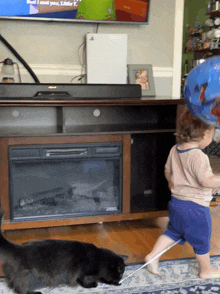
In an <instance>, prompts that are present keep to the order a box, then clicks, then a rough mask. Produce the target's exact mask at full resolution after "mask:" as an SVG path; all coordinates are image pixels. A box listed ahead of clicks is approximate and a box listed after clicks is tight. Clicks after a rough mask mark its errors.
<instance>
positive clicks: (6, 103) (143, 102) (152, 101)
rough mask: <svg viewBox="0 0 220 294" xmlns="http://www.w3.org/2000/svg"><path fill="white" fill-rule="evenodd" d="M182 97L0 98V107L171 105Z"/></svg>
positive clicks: (177, 102) (178, 102) (181, 102)
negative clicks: (69, 99) (108, 98)
mask: <svg viewBox="0 0 220 294" xmlns="http://www.w3.org/2000/svg"><path fill="white" fill-rule="evenodd" d="M183 103H184V99H172V98H171V97H167V99H164V98H162V99H161V98H160V97H156V98H155V99H150V98H140V99H127V100H107V99H106V100H72V101H68V100H66V101H64V100H57V101H56V100H52V101H49V100H38V101H36V100H9V99H7V100H0V107H10V106H17V107H23V106H31V107H35V106H37V107H45V106H49V107H53V106H64V107H65V106H70V107H77V106H99V107H101V106H129V105H133V106H138V105H141V106H148V105H167V104H169V105H171V104H176V105H178V104H183Z"/></svg>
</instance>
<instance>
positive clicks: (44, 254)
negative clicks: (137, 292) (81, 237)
mask: <svg viewBox="0 0 220 294" xmlns="http://www.w3.org/2000/svg"><path fill="white" fill-rule="evenodd" d="M3 215H4V211H2V210H0V220H1V221H2V218H3ZM0 225H1V223H0ZM0 259H1V260H2V261H3V273H4V275H5V278H6V281H7V284H8V286H9V287H10V288H11V289H13V290H14V292H15V293H18V294H33V293H36V294H41V293H40V292H31V291H29V290H28V285H29V280H30V277H31V275H33V274H34V275H35V276H36V277H37V278H39V279H44V280H46V281H47V284H48V286H54V285H55V280H56V279H57V277H58V276H60V275H61V274H65V276H66V281H67V285H69V286H74V285H76V283H78V284H80V285H81V286H82V287H85V288H92V287H97V285H98V282H101V283H105V284H109V285H120V284H119V281H120V280H121V278H122V275H123V273H124V270H125V263H124V259H123V258H122V257H121V256H119V255H117V254H116V253H114V252H113V251H110V250H108V249H104V248H98V247H96V246H95V245H93V244H90V243H84V242H79V241H68V240H67V241H66V240H41V241H30V242H26V243H24V244H21V245H19V244H15V243H12V242H9V241H8V240H6V239H5V238H4V237H3V235H2V231H1V230H0Z"/></svg>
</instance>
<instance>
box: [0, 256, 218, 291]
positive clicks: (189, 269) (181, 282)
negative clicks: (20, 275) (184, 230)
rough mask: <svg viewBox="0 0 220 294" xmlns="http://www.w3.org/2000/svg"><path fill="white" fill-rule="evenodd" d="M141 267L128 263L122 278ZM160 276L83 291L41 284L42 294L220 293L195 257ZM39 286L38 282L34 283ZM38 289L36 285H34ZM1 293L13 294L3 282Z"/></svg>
mask: <svg viewBox="0 0 220 294" xmlns="http://www.w3.org/2000/svg"><path fill="white" fill-rule="evenodd" d="M211 264H212V266H213V267H216V268H220V256H212V257H211ZM141 265H142V264H129V265H128V266H127V267H126V271H125V273H124V276H123V278H125V277H126V276H128V275H129V274H130V273H132V272H133V271H135V270H137V269H138V268H139V267H140V266H141ZM159 270H160V272H161V276H155V275H152V274H150V273H148V271H147V270H146V269H145V268H143V269H141V270H140V271H139V272H137V273H136V274H135V275H134V276H132V277H130V278H128V279H126V280H125V281H124V282H123V283H122V285H121V286H107V285H104V284H99V286H98V287H97V288H93V289H84V288H82V287H80V286H76V287H74V288H70V287H67V286H63V285H59V286H58V287H56V288H52V289H51V288H46V287H42V286H39V285H38V289H39V290H40V291H41V292H42V293H43V294H100V293H102V294H113V293H114V294H148V293H149V294H217V293H218V294H219V293H220V279H209V280H205V281H203V280H200V279H199V278H198V273H199V269H198V265H197V262H196V260H195V259H194V258H188V259H180V260H167V261H161V262H160V264H159ZM35 283H36V281H35ZM35 286H36V285H35ZM0 294H13V292H12V291H11V290H9V289H8V288H7V287H6V285H5V282H4V279H1V280H0Z"/></svg>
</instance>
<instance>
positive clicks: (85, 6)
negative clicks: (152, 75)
mask: <svg viewBox="0 0 220 294" xmlns="http://www.w3.org/2000/svg"><path fill="white" fill-rule="evenodd" d="M149 2H150V0H62V1H61V0H0V19H21V18H22V19H26V20H47V21H67V22H69V21H76V22H95V23H104V22H105V23H112V22H114V23H135V24H147V23H148V16H149V4H150V3H149Z"/></svg>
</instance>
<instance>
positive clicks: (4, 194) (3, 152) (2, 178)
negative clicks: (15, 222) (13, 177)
mask: <svg viewBox="0 0 220 294" xmlns="http://www.w3.org/2000/svg"><path fill="white" fill-rule="evenodd" d="M8 177H9V168H8V139H7V138H2V139H0V197H1V208H2V209H4V210H5V215H4V218H5V220H9V219H10V204H9V196H8V195H9V180H8Z"/></svg>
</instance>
